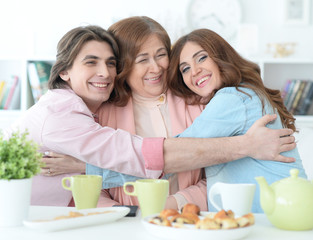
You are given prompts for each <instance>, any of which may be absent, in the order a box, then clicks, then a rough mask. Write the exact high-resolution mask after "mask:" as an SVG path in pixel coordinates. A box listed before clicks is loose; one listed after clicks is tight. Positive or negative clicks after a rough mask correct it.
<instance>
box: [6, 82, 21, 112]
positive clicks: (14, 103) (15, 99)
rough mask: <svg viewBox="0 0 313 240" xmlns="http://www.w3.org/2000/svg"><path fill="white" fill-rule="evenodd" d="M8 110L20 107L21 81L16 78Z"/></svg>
mask: <svg viewBox="0 0 313 240" xmlns="http://www.w3.org/2000/svg"><path fill="white" fill-rule="evenodd" d="M7 109H8V110H17V109H21V81H20V79H18V81H17V84H16V87H15V90H14V93H13V96H12V98H11V102H10V104H9V105H8V106H7Z"/></svg>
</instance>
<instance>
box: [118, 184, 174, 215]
mask: <svg viewBox="0 0 313 240" xmlns="http://www.w3.org/2000/svg"><path fill="white" fill-rule="evenodd" d="M128 186H133V191H132V192H129V191H128V189H127V187H128ZM124 192H125V193H126V194H128V195H131V196H137V198H138V201H139V206H140V209H141V216H142V217H146V216H149V215H151V214H155V213H160V212H161V211H162V210H163V209H164V206H165V203H166V199H167V197H168V192H169V182H168V180H160V179H140V180H137V181H136V182H126V183H124Z"/></svg>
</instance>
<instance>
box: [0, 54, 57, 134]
mask: <svg viewBox="0 0 313 240" xmlns="http://www.w3.org/2000/svg"><path fill="white" fill-rule="evenodd" d="M32 61H45V62H48V63H53V62H54V58H53V57H31V58H24V57H5V56H2V57H0V81H2V80H5V81H8V79H11V78H12V76H17V77H18V78H19V81H20V92H19V94H20V97H19V103H18V107H17V108H16V109H14V110H3V109H0V129H3V128H6V127H8V126H9V125H10V124H12V122H14V121H15V120H16V119H17V118H18V117H19V116H21V114H22V113H23V112H24V111H26V110H27V109H28V108H30V107H31V106H32V105H33V104H34V100H33V96H32V90H31V87H30V84H29V79H28V72H27V68H28V67H27V66H28V63H30V62H32Z"/></svg>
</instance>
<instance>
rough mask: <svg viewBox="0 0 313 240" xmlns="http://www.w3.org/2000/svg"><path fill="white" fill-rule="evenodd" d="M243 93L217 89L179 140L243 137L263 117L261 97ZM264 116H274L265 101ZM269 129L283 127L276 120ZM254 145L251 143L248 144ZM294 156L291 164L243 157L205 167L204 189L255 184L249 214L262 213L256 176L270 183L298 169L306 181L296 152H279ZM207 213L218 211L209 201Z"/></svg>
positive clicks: (246, 89) (247, 91)
mask: <svg viewBox="0 0 313 240" xmlns="http://www.w3.org/2000/svg"><path fill="white" fill-rule="evenodd" d="M240 89H241V90H242V91H244V92H245V93H248V94H249V95H250V96H248V95H247V94H244V93H242V92H240V91H237V90H236V88H235V87H226V88H223V89H220V90H219V91H218V92H217V93H216V94H215V96H214V98H213V99H212V100H211V101H210V102H209V103H208V104H207V106H206V107H205V110H204V111H203V112H202V113H201V115H200V116H199V117H198V118H197V119H196V120H195V121H194V122H193V124H192V125H191V126H190V127H189V128H187V129H186V130H185V131H184V132H183V133H181V134H179V135H178V137H198V138H215V137H228V136H237V135H243V134H245V133H246V132H247V131H248V129H249V128H250V127H251V125H252V124H253V123H254V122H255V121H256V120H258V119H260V118H261V117H262V116H263V115H264V114H262V105H261V101H260V98H259V97H258V96H257V95H256V94H255V92H254V91H252V90H251V89H248V88H240ZM264 113H265V114H273V113H274V111H273V108H272V107H271V105H270V104H269V103H268V102H267V101H265V106H264ZM267 127H269V128H272V129H280V128H282V123H281V120H280V118H279V115H278V117H277V119H276V120H275V121H274V122H272V123H270V124H268V125H267ZM251 144H253V143H251ZM282 155H285V156H290V157H294V158H295V159H296V162H294V163H281V162H276V161H261V160H259V159H253V158H250V157H246V158H242V159H239V160H236V161H232V162H229V163H224V164H219V165H215V166H210V167H206V168H205V172H206V177H207V190H208V192H209V189H210V187H211V186H212V185H213V184H214V183H215V182H225V183H255V184H256V185H257V187H256V193H255V197H254V201H253V207H252V212H255V213H258V212H263V211H262V209H261V206H260V193H259V187H258V184H257V183H256V181H255V179H254V178H255V177H256V176H264V177H265V179H266V180H267V182H268V183H269V184H271V183H273V182H275V181H277V180H279V179H281V178H285V177H289V176H290V174H289V170H290V169H292V168H297V169H299V177H303V178H307V176H306V174H305V172H304V169H303V166H302V162H301V159H300V156H299V153H298V150H297V149H293V150H291V151H288V152H284V153H282ZM208 207H209V210H210V211H217V209H215V208H214V207H213V205H212V204H211V203H210V201H208Z"/></svg>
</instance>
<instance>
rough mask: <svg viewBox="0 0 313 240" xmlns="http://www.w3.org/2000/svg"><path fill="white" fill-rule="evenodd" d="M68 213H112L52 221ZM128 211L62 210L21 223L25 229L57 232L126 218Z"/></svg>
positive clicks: (101, 209)
mask: <svg viewBox="0 0 313 240" xmlns="http://www.w3.org/2000/svg"><path fill="white" fill-rule="evenodd" d="M70 211H71V212H80V213H82V214H84V215H85V214H87V213H93V212H104V211H112V212H108V213H101V214H95V215H89V216H82V217H76V218H67V219H61V220H53V219H54V218H55V217H57V216H66V215H69V212H70ZM129 211H130V209H129V208H128V207H118V208H115V207H107V208H91V209H83V210H76V209H75V208H73V209H70V210H69V209H67V210H66V211H64V210H63V211H62V212H58V211H56V212H55V213H53V214H49V216H45V217H41V218H36V219H28V220H27V221H24V222H23V223H24V225H25V226H26V227H29V228H32V229H35V230H39V231H45V232H48V231H59V230H65V229H71V228H78V227H85V226H90V225H97V224H102V223H109V222H113V221H116V220H118V219H120V218H122V217H124V216H126V215H127V214H128V213H129ZM42 220H44V221H42ZM45 220H46V221H45Z"/></svg>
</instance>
